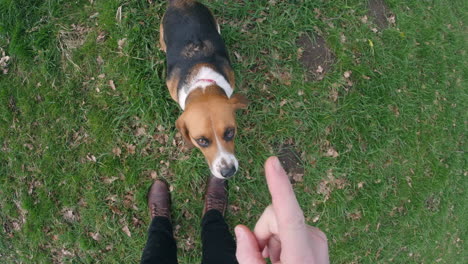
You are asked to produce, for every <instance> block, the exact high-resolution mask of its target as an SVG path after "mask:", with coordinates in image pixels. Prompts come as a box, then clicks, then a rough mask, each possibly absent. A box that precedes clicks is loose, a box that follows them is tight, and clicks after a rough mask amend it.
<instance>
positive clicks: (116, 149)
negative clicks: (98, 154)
mask: <svg viewBox="0 0 468 264" xmlns="http://www.w3.org/2000/svg"><path fill="white" fill-rule="evenodd" d="M112 153H114V155H115V156H117V157H120V155H121V154H122V150H121V149H120V148H119V147H115V148H113V149H112Z"/></svg>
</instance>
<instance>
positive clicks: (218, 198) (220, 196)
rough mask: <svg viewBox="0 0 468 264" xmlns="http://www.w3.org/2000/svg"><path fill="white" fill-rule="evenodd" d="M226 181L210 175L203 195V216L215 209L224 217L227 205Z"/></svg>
mask: <svg viewBox="0 0 468 264" xmlns="http://www.w3.org/2000/svg"><path fill="white" fill-rule="evenodd" d="M227 187H228V184H227V180H222V179H218V178H216V177H214V176H213V175H210V178H209V179H208V184H207V187H206V193H205V207H204V208H203V215H205V213H206V212H208V211H209V210H211V209H216V210H218V211H220V212H221V214H222V215H223V216H224V213H225V212H226V207H227V204H228V192H227Z"/></svg>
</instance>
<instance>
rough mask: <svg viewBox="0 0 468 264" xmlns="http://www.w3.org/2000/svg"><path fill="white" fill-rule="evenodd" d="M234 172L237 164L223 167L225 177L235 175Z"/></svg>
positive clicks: (222, 171) (222, 172)
mask: <svg viewBox="0 0 468 264" xmlns="http://www.w3.org/2000/svg"><path fill="white" fill-rule="evenodd" d="M234 173H236V167H235V166H231V167H227V168H223V169H221V175H223V177H224V178H229V177H231V176H232V175H234Z"/></svg>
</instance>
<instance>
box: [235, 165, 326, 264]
mask: <svg viewBox="0 0 468 264" xmlns="http://www.w3.org/2000/svg"><path fill="white" fill-rule="evenodd" d="M265 174H266V179H267V183H268V188H269V190H270V193H271V198H272V205H270V206H268V207H267V208H266V209H265V211H264V212H263V214H262V216H261V217H260V219H259V220H258V222H257V224H256V226H255V229H254V232H253V233H252V231H250V230H249V229H248V228H247V227H246V226H243V225H238V226H236V228H235V233H236V238H237V251H236V257H237V260H238V261H239V264H264V263H266V262H265V259H264V258H268V257H269V258H270V260H271V262H272V263H273V264H279V263H281V264H302V263H307V264H312V263H315V264H322V263H329V257H328V244H327V237H326V236H325V234H324V233H323V232H322V231H320V230H319V229H318V228H315V227H312V226H309V225H306V224H305V220H304V214H303V213H302V210H301V208H300V207H299V204H298V202H297V200H296V196H295V195H294V191H293V189H292V186H291V183H290V182H289V179H288V176H287V175H286V172H285V171H284V170H283V168H282V167H281V164H280V162H279V160H278V158H277V157H270V158H269V159H268V160H267V161H266V163H265Z"/></svg>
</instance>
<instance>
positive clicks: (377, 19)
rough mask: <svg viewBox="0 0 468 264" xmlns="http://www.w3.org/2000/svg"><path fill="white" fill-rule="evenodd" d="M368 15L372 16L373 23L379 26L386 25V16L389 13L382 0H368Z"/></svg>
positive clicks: (387, 22) (387, 16)
mask: <svg viewBox="0 0 468 264" xmlns="http://www.w3.org/2000/svg"><path fill="white" fill-rule="evenodd" d="M368 15H369V16H370V17H372V18H373V20H374V23H375V24H376V25H377V26H378V27H379V28H386V27H388V25H389V21H388V18H389V17H390V15H391V13H390V9H389V8H388V6H387V4H386V3H385V1H384V0H369V13H368Z"/></svg>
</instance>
